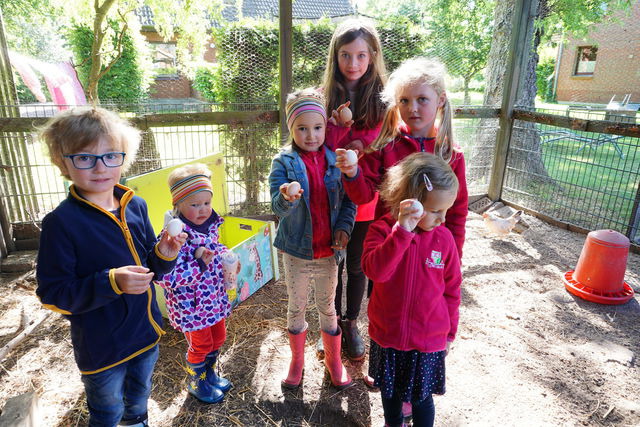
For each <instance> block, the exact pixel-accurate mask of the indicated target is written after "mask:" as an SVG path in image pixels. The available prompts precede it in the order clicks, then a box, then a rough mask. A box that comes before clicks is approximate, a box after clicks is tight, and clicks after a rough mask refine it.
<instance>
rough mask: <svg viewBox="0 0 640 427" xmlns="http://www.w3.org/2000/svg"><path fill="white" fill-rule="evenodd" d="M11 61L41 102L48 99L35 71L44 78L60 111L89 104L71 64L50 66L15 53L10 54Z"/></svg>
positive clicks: (62, 63)
mask: <svg viewBox="0 0 640 427" xmlns="http://www.w3.org/2000/svg"><path fill="white" fill-rule="evenodd" d="M9 60H10V61H11V65H13V67H14V68H15V69H16V71H17V72H18V74H20V77H22V80H23V81H24V83H25V85H27V87H28V88H29V90H30V91H31V92H32V93H33V94H34V95H35V97H36V99H38V101H39V102H46V99H45V97H44V94H43V93H42V87H41V85H40V81H39V80H38V78H37V76H36V74H35V72H34V71H33V69H35V70H36V71H38V72H39V73H40V74H42V76H43V77H44V81H45V83H46V85H47V89H48V90H49V93H50V94H51V99H52V100H53V103H54V104H56V105H57V106H58V109H60V110H64V109H67V108H69V107H73V106H76V105H84V104H86V103H87V99H86V97H85V95H84V91H83V89H82V85H81V84H80V81H78V75H77V74H76V70H75V69H74V68H73V66H72V65H71V64H70V63H69V62H61V63H58V64H50V63H47V62H43V61H39V60H37V59H33V58H29V57H26V56H23V55H20V54H18V53H15V52H9Z"/></svg>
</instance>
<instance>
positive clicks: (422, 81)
mask: <svg viewBox="0 0 640 427" xmlns="http://www.w3.org/2000/svg"><path fill="white" fill-rule="evenodd" d="M445 74H446V70H445V67H444V66H443V65H442V64H441V63H440V62H439V61H437V60H434V59H428V58H413V59H409V60H407V61H405V62H403V63H402V64H401V65H400V67H398V69H397V70H396V71H394V72H393V73H392V74H391V76H390V78H389V82H388V83H387V86H386V87H385V89H384V91H383V93H382V99H383V100H384V102H385V104H386V106H387V107H386V113H385V118H384V122H383V125H382V129H381V131H380V135H379V136H378V138H376V140H375V141H374V142H373V143H372V144H371V146H370V147H369V148H368V150H367V154H365V156H364V157H363V158H362V159H360V161H359V162H358V165H350V164H348V163H347V161H346V154H345V151H344V150H340V149H338V150H336V154H337V157H338V160H337V162H336V164H337V166H338V167H339V168H340V170H341V171H342V173H343V174H344V176H343V182H344V184H345V188H346V190H347V194H348V195H349V197H350V198H351V199H352V200H353V201H354V202H355V203H356V204H361V203H366V202H368V201H370V200H372V199H373V197H374V195H375V192H376V189H377V188H378V186H379V185H380V183H381V182H382V180H383V179H384V176H385V174H386V171H387V170H388V169H389V168H390V167H392V166H393V165H395V164H396V163H398V162H399V161H400V160H402V159H404V158H405V157H406V156H408V155H409V154H412V153H415V152H427V153H434V154H436V155H437V156H438V157H440V158H441V159H442V160H444V161H446V162H447V163H449V165H450V166H451V168H452V169H453V172H454V173H455V174H456V176H457V177H458V181H459V187H458V194H457V197H456V200H455V203H454V204H453V206H452V207H451V209H449V210H448V211H447V218H446V222H445V226H446V227H447V228H448V229H449V230H451V233H452V234H453V237H454V239H455V241H456V246H457V249H458V255H459V256H460V257H462V246H463V244H464V237H465V223H466V218H467V213H468V207H467V204H468V194H467V185H466V179H465V162H464V156H463V154H462V152H461V151H460V149H459V148H458V147H457V146H456V145H455V143H454V139H453V132H452V111H451V105H450V103H449V99H448V98H447V92H446V89H445V83H444V78H445ZM387 210H388V208H386V207H385V205H384V204H383V203H378V204H377V206H376V215H375V216H376V218H378V217H380V216H381V215H382V214H384V213H385V212H386V211H387Z"/></svg>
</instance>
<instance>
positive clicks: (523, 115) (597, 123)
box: [513, 109, 640, 138]
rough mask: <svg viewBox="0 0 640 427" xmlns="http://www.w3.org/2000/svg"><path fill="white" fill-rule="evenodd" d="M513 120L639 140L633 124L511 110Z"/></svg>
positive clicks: (639, 130) (639, 134) (638, 128)
mask: <svg viewBox="0 0 640 427" xmlns="http://www.w3.org/2000/svg"><path fill="white" fill-rule="evenodd" d="M513 118H514V119H517V120H523V121H526V122H534V123H541V124H545V125H551V126H557V127H561V128H565V129H571V130H579V131H585V132H599V133H607V134H612V135H622V136H632V137H636V138H640V125H638V124H635V123H621V122H614V121H611V120H586V119H576V118H573V117H567V116H560V115H556V114H549V113H539V112H537V111H529V110H520V109H514V110H513Z"/></svg>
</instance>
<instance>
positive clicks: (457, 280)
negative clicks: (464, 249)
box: [444, 238, 462, 341]
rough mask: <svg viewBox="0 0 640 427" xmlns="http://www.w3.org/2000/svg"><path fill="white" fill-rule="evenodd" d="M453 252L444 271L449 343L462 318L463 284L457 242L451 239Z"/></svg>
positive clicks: (451, 251)
mask: <svg viewBox="0 0 640 427" xmlns="http://www.w3.org/2000/svg"><path fill="white" fill-rule="evenodd" d="M451 246H452V250H450V251H449V256H448V259H447V260H445V271H444V299H445V301H446V302H447V308H448V310H449V321H450V322H451V324H450V328H449V335H448V336H447V341H453V340H454V339H455V338H456V332H457V331H458V320H459V318H460V284H461V283H462V271H461V270H460V258H459V257H458V252H457V250H455V249H453V247H454V246H455V242H454V241H453V238H452V239H451Z"/></svg>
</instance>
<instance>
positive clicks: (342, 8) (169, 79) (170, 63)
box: [136, 0, 355, 99]
mask: <svg viewBox="0 0 640 427" xmlns="http://www.w3.org/2000/svg"><path fill="white" fill-rule="evenodd" d="M225 3H226V6H225V8H224V9H223V11H222V16H223V18H224V19H225V20H226V21H237V20H239V18H240V17H247V18H265V19H277V18H278V10H279V1H278V0H242V1H240V2H236V1H229V0H225ZM292 8H293V19H294V20H297V19H298V20H300V19H320V18H322V17H323V16H327V17H329V18H331V19H339V18H341V17H347V16H351V15H354V13H355V10H354V8H353V6H351V3H350V2H349V0H295V1H294V2H293V5H292ZM136 15H137V16H138V19H139V20H140V24H141V26H142V29H141V33H142V34H143V35H144V36H145V38H146V40H147V42H148V43H150V44H151V45H152V47H153V63H154V68H155V70H156V72H157V75H156V77H155V81H154V83H153V84H152V85H151V88H150V91H149V92H150V96H151V97H152V98H156V99H160V98H164V99H167V98H169V99H179V98H191V97H193V96H194V95H195V93H194V91H193V88H192V87H191V81H190V80H189V79H187V78H186V77H185V76H183V75H181V74H180V73H179V72H178V70H177V64H176V42H175V40H172V41H171V40H170V41H166V42H165V41H164V40H163V39H162V37H161V36H160V35H159V34H158V33H157V32H156V30H155V28H154V27H153V24H154V22H153V13H152V12H151V9H149V7H147V6H143V7H142V8H140V9H138V10H137V11H136ZM213 25H215V24H213ZM203 59H204V60H205V61H206V62H215V61H216V48H215V44H214V43H213V42H212V41H211V42H210V43H209V44H208V46H207V47H206V49H205V52H204V57H203Z"/></svg>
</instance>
